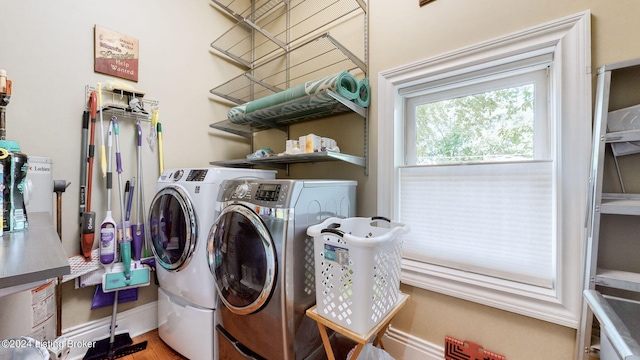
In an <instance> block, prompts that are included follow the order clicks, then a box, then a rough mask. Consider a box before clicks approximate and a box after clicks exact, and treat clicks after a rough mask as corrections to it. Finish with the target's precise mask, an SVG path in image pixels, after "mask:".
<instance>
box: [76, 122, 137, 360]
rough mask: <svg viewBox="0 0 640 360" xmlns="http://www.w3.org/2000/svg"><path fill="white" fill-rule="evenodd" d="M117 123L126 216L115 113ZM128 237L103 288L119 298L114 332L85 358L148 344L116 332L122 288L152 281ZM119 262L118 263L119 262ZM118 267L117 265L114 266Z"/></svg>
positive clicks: (109, 355)
mask: <svg viewBox="0 0 640 360" xmlns="http://www.w3.org/2000/svg"><path fill="white" fill-rule="evenodd" d="M111 122H112V124H113V133H114V135H115V138H116V167H117V171H118V189H119V195H120V196H119V197H120V210H121V214H122V216H123V217H124V214H125V210H124V199H123V195H124V194H123V191H122V160H121V157H120V141H119V132H120V130H119V128H118V119H117V118H116V117H115V116H113V117H111ZM123 237H124V239H123V240H122V241H121V242H120V256H121V259H122V267H123V269H122V271H121V272H112V273H107V274H105V275H104V278H103V280H102V288H103V289H104V291H105V292H110V291H115V299H116V300H115V301H114V302H113V312H112V314H111V329H110V336H109V338H107V339H103V340H100V341H97V342H96V345H95V347H92V348H89V350H88V351H87V354H86V355H85V357H84V359H85V360H94V359H117V358H119V357H122V356H125V355H129V354H132V353H135V352H138V351H140V350H143V349H145V348H146V347H147V342H146V341H143V342H141V343H139V344H135V345H132V344H133V340H132V339H131V337H130V336H129V334H128V333H124V334H118V335H116V334H115V331H116V316H117V313H118V300H117V299H118V291H119V290H124V289H132V288H137V287H140V286H146V285H149V269H148V268H143V267H142V266H141V265H140V266H138V265H139V263H136V267H137V268H136V269H133V270H132V269H131V240H130V239H129V235H128V234H127V231H123ZM116 265H117V264H116ZM116 269H117V267H116V266H115V265H114V267H113V270H116Z"/></svg>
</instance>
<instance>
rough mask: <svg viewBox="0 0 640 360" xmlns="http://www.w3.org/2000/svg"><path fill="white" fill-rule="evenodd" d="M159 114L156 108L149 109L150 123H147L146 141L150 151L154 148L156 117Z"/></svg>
mask: <svg viewBox="0 0 640 360" xmlns="http://www.w3.org/2000/svg"><path fill="white" fill-rule="evenodd" d="M159 116H160V114H159V113H158V108H157V107H154V108H153V109H151V123H150V124H149V134H148V135H147V142H148V143H149V148H150V149H151V151H152V152H153V151H155V150H156V142H157V139H158V117H159Z"/></svg>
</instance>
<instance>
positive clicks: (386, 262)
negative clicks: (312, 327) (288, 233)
mask: <svg viewBox="0 0 640 360" xmlns="http://www.w3.org/2000/svg"><path fill="white" fill-rule="evenodd" d="M408 232H409V228H408V226H406V225H404V224H400V223H397V222H394V221H390V220H389V219H385V218H382V217H373V218H363V217H357V218H347V219H340V218H328V219H326V220H325V221H323V222H322V223H320V224H318V225H314V226H310V227H309V228H308V229H307V235H309V236H312V237H313V247H314V260H315V277H316V304H317V308H316V311H317V313H318V315H320V316H322V317H324V318H326V319H329V320H331V321H333V322H334V323H336V324H339V325H341V326H343V327H344V328H347V329H349V330H351V331H354V332H356V333H359V334H364V333H366V332H368V331H369V330H371V328H373V327H374V326H375V325H376V324H377V323H378V322H379V321H380V320H381V319H382V318H383V317H384V316H385V315H386V314H387V313H388V312H389V311H390V310H391V309H392V308H393V306H394V305H395V304H396V302H397V301H398V295H399V289H400V261H401V258H402V239H401V236H402V235H404V234H406V233H408Z"/></svg>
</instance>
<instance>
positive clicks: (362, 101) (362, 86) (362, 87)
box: [356, 78, 371, 107]
mask: <svg viewBox="0 0 640 360" xmlns="http://www.w3.org/2000/svg"><path fill="white" fill-rule="evenodd" d="M356 102H357V103H358V105H360V106H362V107H367V106H369V104H370V103H371V88H370V87H369V78H364V79H362V80H360V81H359V82H358V96H357V97H356Z"/></svg>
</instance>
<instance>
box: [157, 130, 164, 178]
mask: <svg viewBox="0 0 640 360" xmlns="http://www.w3.org/2000/svg"><path fill="white" fill-rule="evenodd" d="M158 166H159V168H160V174H162V172H163V171H164V155H163V154H162V124H161V123H158Z"/></svg>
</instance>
